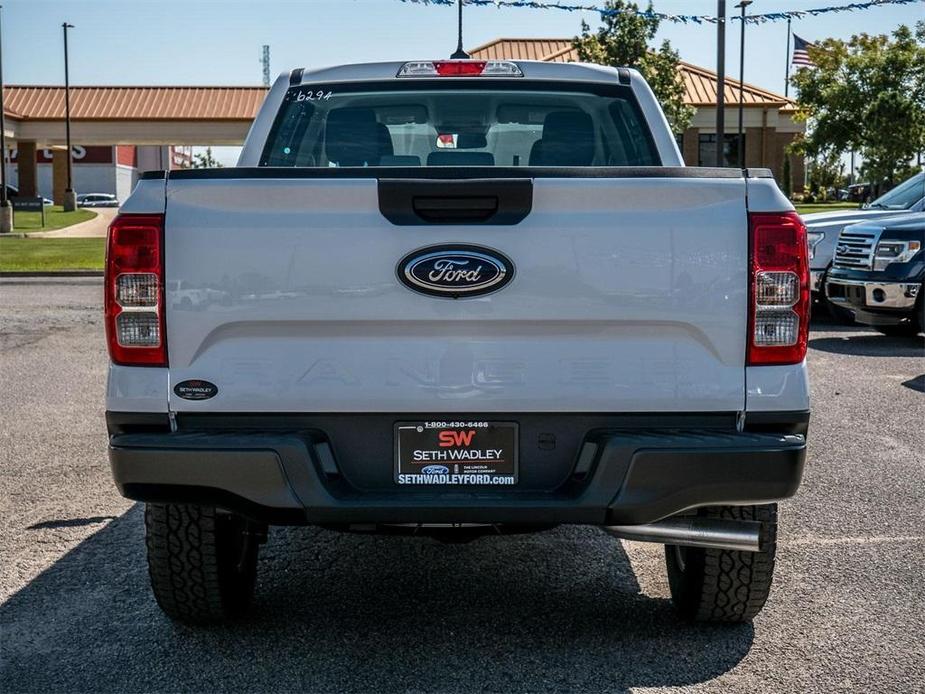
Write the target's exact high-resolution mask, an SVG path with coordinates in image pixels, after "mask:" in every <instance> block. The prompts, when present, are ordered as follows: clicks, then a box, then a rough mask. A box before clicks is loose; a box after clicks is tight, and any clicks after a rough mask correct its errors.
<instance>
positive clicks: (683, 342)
mask: <svg viewBox="0 0 925 694" xmlns="http://www.w3.org/2000/svg"><path fill="white" fill-rule="evenodd" d="M108 244H109V245H108V257H107V273H106V328H107V334H108V344H109V351H110V355H111V359H112V365H111V367H110V371H109V384H108V395H107V423H108V427H109V432H110V435H111V438H110V459H111V463H112V470H113V475H114V477H115V481H116V484H117V485H118V488H119V490H120V491H121V492H122V493H123V494H124V495H125V496H127V497H128V498H131V499H137V500H140V501H143V502H145V503H146V513H145V522H146V529H147V549H148V560H149V565H150V574H151V581H152V586H153V589H154V595H155V597H156V598H157V601H158V603H159V604H160V606H161V607H162V608H163V609H164V611H165V612H166V613H167V614H168V615H170V616H171V617H173V618H175V619H179V620H184V621H189V622H206V621H214V620H218V619H222V618H225V617H228V616H232V615H235V614H238V613H240V612H241V611H242V610H243V609H244V608H245V607H246V605H247V602H248V600H249V599H250V597H251V595H252V593H253V590H254V581H255V575H256V569H257V554H258V548H259V545H260V543H261V541H262V540H263V539H264V538H265V536H266V532H267V528H268V526H270V525H280V524H286V525H306V524H316V525H321V526H325V527H328V528H332V529H337V530H344V531H355V532H375V531H389V532H414V533H417V534H419V535H431V536H433V537H435V538H437V539H448V540H453V541H460V540H468V539H472V538H475V537H477V536H479V535H482V534H497V533H504V532H524V531H527V530H543V529H547V528H550V527H552V526H555V525H556V524H562V523H578V524H590V525H596V526H601V527H603V528H606V529H607V530H609V531H610V532H611V533H613V534H614V535H616V536H618V537H622V538H627V539H635V540H649V541H654V542H659V543H662V544H664V545H666V562H667V570H668V576H669V580H670V585H671V593H672V598H673V600H674V603H675V605H676V606H677V608H678V610H679V612H680V613H681V615H683V616H684V617H686V618H689V619H696V620H715V621H733V622H734V621H742V620H748V619H751V618H752V617H753V616H754V615H755V614H756V613H757V612H758V611H759V610H760V609H761V607H762V606H763V605H764V603H765V600H766V599H767V597H768V592H769V590H770V586H771V576H772V571H773V567H774V553H775V546H776V532H777V506H776V504H775V503H774V502H775V501H777V500H779V499H784V498H786V497H789V496H791V495H792V494H794V493H795V491H796V489H797V487H798V485H799V482H800V478H801V474H802V470H803V464H804V456H805V449H806V430H807V423H808V419H809V397H808V386H807V376H806V366H805V361H804V359H805V354H806V341H807V322H808V310H809V309H808V306H809V267H808V261H807V242H806V230H805V228H804V226H803V223H802V222H801V220H800V218H799V217H798V216H797V215H796V214H795V213H794V211H793V208H792V207H791V205H790V203H789V202H788V201H787V199H786V198H785V197H784V196H783V195H782V194H781V193H780V191H779V190H778V188H777V186H776V185H775V183H774V180H773V179H772V178H771V175H770V173H769V172H767V171H764V170H744V171H743V170H739V169H700V168H687V167H684V166H683V165H682V161H681V155H680V153H679V151H678V149H677V146H676V144H675V140H674V138H673V136H672V134H671V131H670V130H669V128H668V125H667V123H666V121H665V118H664V116H663V114H662V112H661V110H660V108H659V106H658V104H657V102H656V101H655V98H654V97H653V95H652V92H651V90H650V89H649V87H648V86H647V85H646V83H645V82H644V81H643V80H642V78H641V77H640V76H639V75H638V74H637V73H636V72H634V71H632V70H628V69H613V68H606V67H600V66H595V65H578V64H571V65H566V64H549V63H535V62H526V61H524V62H498V61H469V60H462V61H460V60H444V61H426V60H424V61H415V62H409V63H379V64H369V65H351V66H345V67H334V68H325V69H318V70H311V71H309V70H294V71H293V72H292V73H291V74H288V75H284V76H282V77H281V78H280V79H279V80H277V82H276V83H275V85H274V86H273V88H272V89H271V91H270V92H269V94H268V96H267V98H266V102H265V103H264V105H263V107H262V109H261V110H260V113H259V115H258V117H257V119H256V120H255V121H254V124H253V127H252V128H251V131H250V134H249V135H248V138H247V142H246V145H245V147H244V149H243V152H242V154H241V158H240V162H239V166H238V167H236V168H229V169H216V170H190V171H171V172H167V173H165V172H154V173H149V174H146V175H145V176H144V177H143V180H142V181H141V182H140V183H139V185H138V187H137V188H136V190H135V191H134V193H133V194H132V196H131V197H130V198H129V200H127V201H126V203H125V205H124V206H123V208H122V213H121V214H120V215H119V217H118V218H117V219H116V220H115V221H114V222H113V224H112V227H111V228H110V232H109V241H108ZM183 286H194V287H197V288H201V290H202V296H204V297H215V299H214V301H213V300H204V301H201V302H198V303H197V304H196V305H195V306H193V305H190V302H183V301H181V300H179V298H178V297H177V296H174V294H175V293H176V292H177V291H178V290H177V289H175V288H177V287H183Z"/></svg>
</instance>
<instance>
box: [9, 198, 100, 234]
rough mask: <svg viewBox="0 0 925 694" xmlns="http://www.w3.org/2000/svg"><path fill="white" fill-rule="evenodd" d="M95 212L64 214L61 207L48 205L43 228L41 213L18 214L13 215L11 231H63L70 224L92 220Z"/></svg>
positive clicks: (75, 211)
mask: <svg viewBox="0 0 925 694" xmlns="http://www.w3.org/2000/svg"><path fill="white" fill-rule="evenodd" d="M94 216H96V213H95V212H91V211H90V210H81V209H77V210H74V211H73V212H65V211H64V210H63V209H62V208H61V205H49V206H48V207H46V208H45V226H44V227H43V226H42V213H41V212H20V211H18V210H17V211H16V212H14V213H13V218H14V219H13V231H14V232H16V233H22V232H30V231H54V230H55V229H63V228H64V227H69V226H71V225H72V224H77V223H79V222H86V221H87V220H88V219H93V217H94Z"/></svg>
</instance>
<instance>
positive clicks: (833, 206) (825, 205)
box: [794, 202, 858, 214]
mask: <svg viewBox="0 0 925 694" xmlns="http://www.w3.org/2000/svg"><path fill="white" fill-rule="evenodd" d="M794 207H796V208H797V212H799V213H800V214H809V213H810V212H834V211H835V210H856V209H858V204H857V203H856V202H818V203H810V204H808V205H798V204H797V205H794Z"/></svg>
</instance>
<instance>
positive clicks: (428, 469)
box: [421, 465, 450, 475]
mask: <svg viewBox="0 0 925 694" xmlns="http://www.w3.org/2000/svg"><path fill="white" fill-rule="evenodd" d="M449 471H450V468H448V467H447V466H446V465H425V466H424V467H422V468H421V474H424V475H445V474H447V473H448V472H449Z"/></svg>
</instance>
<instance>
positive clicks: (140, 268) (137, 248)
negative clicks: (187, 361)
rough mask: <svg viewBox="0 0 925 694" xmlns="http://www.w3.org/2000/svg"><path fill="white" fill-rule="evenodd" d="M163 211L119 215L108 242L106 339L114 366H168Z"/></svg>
mask: <svg viewBox="0 0 925 694" xmlns="http://www.w3.org/2000/svg"><path fill="white" fill-rule="evenodd" d="M163 238H164V215H162V214H154V215H149V214H120V215H119V216H117V217H116V218H115V219H114V220H113V222H112V224H110V226H109V235H108V238H107V242H106V272H105V275H106V276H105V280H104V283H105V300H104V310H105V316H106V343H107V345H108V347H109V357H110V359H112V361H113V363H115V364H122V365H126V366H166V365H167V337H166V332H165V328H166V324H165V320H164V256H163Z"/></svg>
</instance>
